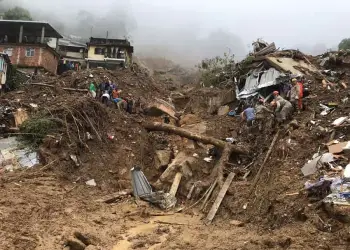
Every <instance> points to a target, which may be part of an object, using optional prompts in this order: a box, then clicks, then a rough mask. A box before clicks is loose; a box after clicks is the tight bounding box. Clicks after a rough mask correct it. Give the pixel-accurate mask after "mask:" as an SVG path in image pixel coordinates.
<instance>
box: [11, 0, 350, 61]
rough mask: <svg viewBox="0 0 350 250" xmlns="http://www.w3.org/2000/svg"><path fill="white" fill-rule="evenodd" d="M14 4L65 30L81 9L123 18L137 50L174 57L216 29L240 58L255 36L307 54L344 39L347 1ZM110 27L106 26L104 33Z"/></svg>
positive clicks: (59, 0) (26, 0)
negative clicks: (163, 47) (161, 50)
mask: <svg viewBox="0 0 350 250" xmlns="http://www.w3.org/2000/svg"><path fill="white" fill-rule="evenodd" d="M5 1H6V0H5ZM8 2H12V3H13V2H16V0H8ZM18 2H20V3H21V5H23V6H25V7H27V8H29V9H30V10H31V11H36V12H40V13H41V14H43V15H44V14H45V15H44V16H46V15H48V16H49V17H50V18H53V17H55V18H56V19H58V20H61V21H62V22H63V23H64V25H65V26H67V24H68V25H72V26H73V25H74V24H75V23H76V20H77V13H78V12H79V11H81V10H86V11H89V12H92V13H94V14H95V15H96V16H97V17H104V16H107V17H108V18H107V19H109V20H110V21H112V23H113V18H114V17H116V18H118V16H119V20H120V17H121V16H123V18H122V19H123V20H126V22H132V25H127V26H128V27H127V30H128V32H129V33H130V34H131V35H132V37H133V40H134V42H135V44H138V45H140V47H142V48H144V47H145V46H147V45H149V46H151V45H152V44H153V45H158V44H160V43H162V44H167V45H168V49H169V50H172V51H177V52H176V53H180V54H181V53H182V52H184V51H186V49H185V48H184V46H185V44H186V41H187V42H188V43H190V44H191V48H192V49H191V50H193V49H194V48H195V43H196V40H200V39H206V38H207V36H208V35H209V34H210V33H211V32H213V31H216V30H223V31H225V32H227V33H230V34H231V35H232V36H235V38H236V39H238V41H237V44H238V43H240V45H239V46H236V47H237V48H235V49H234V50H236V51H234V52H235V54H237V55H238V56H240V57H243V56H244V55H245V54H246V53H247V52H248V50H249V49H250V45H251V42H252V41H253V40H254V39H256V38H263V39H264V40H266V41H268V42H272V41H274V42H275V43H276V44H277V46H279V47H281V48H295V47H296V46H297V47H302V49H309V50H311V49H312V48H313V47H314V46H315V45H317V44H318V46H319V47H320V45H325V47H326V48H331V47H335V46H336V45H337V44H338V43H339V42H340V40H341V39H342V38H344V37H350V26H349V25H348V24H349V23H350V1H347V0H334V1H326V0H280V1H278V0H264V1H261V0H245V1H234V0H215V1H208V0H98V1H96V0H17V3H18ZM111 12H112V14H111ZM114 13H115V14H114ZM113 16H114V17H113ZM85 23H86V25H87V26H89V25H90V24H89V23H88V22H85ZM110 27H111V25H109V26H108V29H110ZM113 27H114V26H113ZM65 30H67V29H65ZM101 30H103V27H101V26H98V27H97V28H96V30H94V32H93V33H96V32H99V31H101ZM104 32H105V31H104ZM206 43H208V41H206ZM177 44H181V46H177ZM223 44H224V43H223ZM225 46H226V47H232V46H233V45H229V44H227V43H225V44H224V45H223V47H225ZM321 47H322V46H321ZM203 48H204V47H203ZM135 49H136V51H137V48H135ZM215 49H216V48H215ZM237 49H238V50H240V51H237ZM222 50H227V48H223V49H222ZM187 52H188V51H187ZM174 53H175V52H174Z"/></svg>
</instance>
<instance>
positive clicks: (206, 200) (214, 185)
mask: <svg viewBox="0 0 350 250" xmlns="http://www.w3.org/2000/svg"><path fill="white" fill-rule="evenodd" d="M217 183H218V179H216V180H215V182H214V184H213V185H211V187H210V189H209V192H208V194H207V195H206V196H205V199H204V201H203V204H202V206H201V210H203V209H204V208H205V207H206V204H207V202H208V200H209V198H210V195H211V194H212V192H213V190H214V188H215V187H216V184H217Z"/></svg>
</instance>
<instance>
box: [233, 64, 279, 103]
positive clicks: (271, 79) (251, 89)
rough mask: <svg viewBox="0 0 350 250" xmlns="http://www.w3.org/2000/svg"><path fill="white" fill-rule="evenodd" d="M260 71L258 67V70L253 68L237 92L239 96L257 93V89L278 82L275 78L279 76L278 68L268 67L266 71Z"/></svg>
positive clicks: (244, 96)
mask: <svg viewBox="0 0 350 250" xmlns="http://www.w3.org/2000/svg"><path fill="white" fill-rule="evenodd" d="M261 73H262V71H260V69H259V71H257V70H254V71H253V72H252V73H251V74H250V76H248V77H247V79H246V82H245V85H244V88H243V89H242V90H241V91H240V92H239V94H238V97H239V98H247V97H250V96H254V95H257V94H258V90H259V89H262V88H266V87H269V86H272V85H276V84H278V83H277V81H276V79H277V78H278V77H280V76H281V73H280V72H279V71H278V70H276V69H274V68H270V69H269V70H267V71H263V73H262V74H261ZM260 75H261V76H260ZM259 76H260V78H259Z"/></svg>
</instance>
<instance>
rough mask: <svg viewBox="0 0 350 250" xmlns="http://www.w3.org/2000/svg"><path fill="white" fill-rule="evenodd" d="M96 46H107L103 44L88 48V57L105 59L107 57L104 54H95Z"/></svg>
mask: <svg viewBox="0 0 350 250" xmlns="http://www.w3.org/2000/svg"><path fill="white" fill-rule="evenodd" d="M96 48H105V47H103V46H90V47H89V50H88V58H89V59H93V60H103V59H104V58H105V56H104V55H95V49H96Z"/></svg>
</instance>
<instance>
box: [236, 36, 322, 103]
mask: <svg viewBox="0 0 350 250" xmlns="http://www.w3.org/2000/svg"><path fill="white" fill-rule="evenodd" d="M253 47H254V52H253V53H251V54H250V55H249V56H248V57H247V58H246V59H245V60H243V61H242V62H240V63H238V64H236V70H235V72H234V77H235V83H236V97H237V99H247V98H251V97H256V96H259V95H260V97H263V98H266V97H267V96H268V95H269V94H271V93H272V91H273V90H279V91H281V92H283V91H282V90H283V87H284V84H288V83H289V82H290V78H291V77H296V76H304V77H305V76H308V75H313V74H316V73H317V71H318V70H317V68H316V67H315V66H314V65H313V64H312V63H311V62H310V61H309V60H308V59H307V57H306V55H304V54H303V53H302V52H300V51H298V50H282V51H279V50H278V49H276V46H275V44H274V43H271V44H268V43H266V42H264V41H262V40H260V39H259V40H258V41H256V42H254V43H253Z"/></svg>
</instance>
